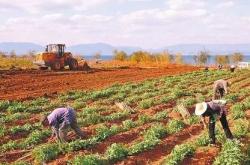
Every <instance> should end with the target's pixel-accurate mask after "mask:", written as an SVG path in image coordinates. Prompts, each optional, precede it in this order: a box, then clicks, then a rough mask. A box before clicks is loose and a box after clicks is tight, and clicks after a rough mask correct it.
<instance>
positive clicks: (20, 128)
mask: <svg viewBox="0 0 250 165" xmlns="http://www.w3.org/2000/svg"><path fill="white" fill-rule="evenodd" d="M39 124H40V123H38V124H32V125H31V124H28V123H27V124H25V125H22V126H20V125H18V126H15V127H11V129H10V133H11V134H15V133H18V132H30V131H32V130H34V129H38V128H40V127H41V126H40V125H39Z"/></svg>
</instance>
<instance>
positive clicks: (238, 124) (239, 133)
mask: <svg viewBox="0 0 250 165" xmlns="http://www.w3.org/2000/svg"><path fill="white" fill-rule="evenodd" d="M249 124H250V123H249V121H248V120H246V119H238V120H235V121H234V128H233V134H234V136H235V137H237V138H241V137H244V136H246V135H247V133H248V132H249Z"/></svg>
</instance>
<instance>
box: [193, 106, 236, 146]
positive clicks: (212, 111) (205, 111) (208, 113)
mask: <svg viewBox="0 0 250 165" xmlns="http://www.w3.org/2000/svg"><path fill="white" fill-rule="evenodd" d="M223 104H225V102H224V103H222V104H221V103H216V102H215V101H214V102H213V101H211V102H202V103H198V104H196V107H195V114H196V115H198V116H201V119H202V122H203V124H204V127H205V128H207V123H206V120H205V117H209V126H208V128H209V137H210V139H211V141H210V143H211V144H215V122H216V119H217V118H219V119H220V122H221V125H222V127H223V129H224V132H225V134H226V137H227V138H229V139H233V135H232V133H231V131H230V129H229V127H228V122H227V119H226V112H225V110H224V105H223Z"/></svg>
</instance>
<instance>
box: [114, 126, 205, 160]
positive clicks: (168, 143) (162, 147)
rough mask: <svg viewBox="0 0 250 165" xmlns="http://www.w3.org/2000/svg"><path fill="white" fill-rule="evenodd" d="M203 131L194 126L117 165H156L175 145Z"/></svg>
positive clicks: (199, 127) (200, 127)
mask: <svg viewBox="0 0 250 165" xmlns="http://www.w3.org/2000/svg"><path fill="white" fill-rule="evenodd" d="M201 130H202V126H201V125H192V126H190V127H188V128H185V129H184V130H182V131H180V132H179V133H177V134H173V135H170V136H167V137H166V138H165V139H163V140H162V142H161V143H160V144H159V145H157V146H155V147H154V148H153V149H151V150H148V151H145V152H143V153H140V154H138V155H135V156H130V157H128V158H127V159H126V160H123V161H120V162H117V163H116V165H125V164H126V165H145V164H155V163H156V162H157V163H158V161H159V160H160V159H163V158H164V157H165V156H167V155H168V154H169V153H170V152H171V150H172V149H173V148H174V146H175V145H178V144H181V143H183V142H184V141H185V140H187V139H190V138H192V137H191V135H190V134H189V132H190V133H191V134H192V135H198V134H199V133H200V131H201Z"/></svg>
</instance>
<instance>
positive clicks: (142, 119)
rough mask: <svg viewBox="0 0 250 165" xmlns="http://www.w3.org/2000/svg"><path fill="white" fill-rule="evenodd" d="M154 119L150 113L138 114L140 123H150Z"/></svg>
mask: <svg viewBox="0 0 250 165" xmlns="http://www.w3.org/2000/svg"><path fill="white" fill-rule="evenodd" d="M150 121H152V117H151V116H148V115H144V114H141V115H139V116H138V121H137V122H138V123H140V124H144V123H148V122H150Z"/></svg>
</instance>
